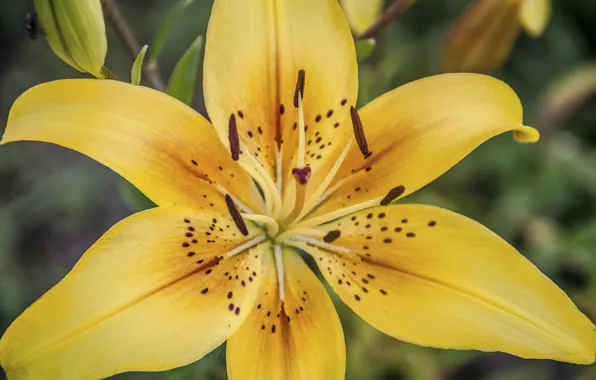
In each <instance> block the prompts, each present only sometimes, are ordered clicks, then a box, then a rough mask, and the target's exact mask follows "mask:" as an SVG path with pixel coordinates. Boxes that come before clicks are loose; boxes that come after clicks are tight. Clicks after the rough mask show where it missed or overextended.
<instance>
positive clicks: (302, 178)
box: [292, 166, 312, 185]
mask: <svg viewBox="0 0 596 380" xmlns="http://www.w3.org/2000/svg"><path fill="white" fill-rule="evenodd" d="M311 173H312V169H311V168H310V166H305V167H303V168H294V169H292V174H293V175H294V178H296V181H298V183H299V184H301V185H306V184H307V182H308V180H309V178H310V175H311Z"/></svg>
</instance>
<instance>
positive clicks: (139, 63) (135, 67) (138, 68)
mask: <svg viewBox="0 0 596 380" xmlns="http://www.w3.org/2000/svg"><path fill="white" fill-rule="evenodd" d="M148 47H149V46H148V45H145V46H143V47H142V48H141V51H140V52H139V54H138V55H137V58H135V61H134V63H133V64H132V70H131V71H130V83H132V84H134V85H137V86H138V85H139V84H140V83H141V72H142V71H143V61H144V60H145V54H146V53H147V48H148Z"/></svg>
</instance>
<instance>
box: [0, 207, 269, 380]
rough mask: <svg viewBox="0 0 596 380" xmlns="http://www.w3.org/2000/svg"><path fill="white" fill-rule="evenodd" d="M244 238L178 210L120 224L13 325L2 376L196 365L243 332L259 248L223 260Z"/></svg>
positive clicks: (93, 374)
mask: <svg viewBox="0 0 596 380" xmlns="http://www.w3.org/2000/svg"><path fill="white" fill-rule="evenodd" d="M214 226H215V227H214ZM219 228H222V230H223V231H220V230H219ZM212 229H213V230H212ZM249 230H250V234H249V236H247V237H244V236H242V235H241V234H240V233H238V232H237V231H236V230H235V226H234V223H233V222H232V220H231V219H230V218H229V217H227V216H226V215H222V214H219V213H216V212H197V211H190V210H187V209H180V208H161V207H158V208H155V209H151V210H148V211H145V212H141V213H139V214H135V215H133V216H131V217H129V218H126V219H124V220H123V221H121V222H120V223H118V224H116V225H115V226H114V227H112V228H111V229H110V230H109V231H108V232H107V233H106V234H105V235H104V236H103V237H102V238H101V239H99V240H98V241H97V243H95V244H94V245H93V246H92V247H91V248H90V249H89V250H88V251H87V252H86V253H85V254H84V255H83V257H82V258H81V260H80V261H79V262H78V263H77V264H76V265H75V267H74V268H73V269H72V271H71V272H70V273H69V274H68V275H67V276H66V277H65V278H64V279H63V280H62V281H61V282H60V283H58V284H57V285H56V286H55V287H54V288H52V289H51V290H49V291H48V292H47V293H46V294H45V295H44V296H43V297H41V298H40V299H39V300H38V301H36V302H35V303H34V304H33V305H32V306H30V307H29V308H28V309H27V310H25V312H24V313H23V314H22V315H21V316H20V317H19V318H17V319H16V320H15V321H14V322H13V324H12V325H11V326H10V327H9V328H8V330H7V331H6V333H5V334H4V336H3V337H2V339H1V340H0V364H1V365H2V367H3V368H4V369H5V371H6V372H7V374H8V376H9V378H13V377H14V378H19V379H42V378H45V379H75V378H76V379H90V378H94V379H98V378H104V377H107V376H111V375H113V374H116V373H120V372H125V371H132V370H137V371H160V370H167V369H170V368H174V367H178V366H182V365H186V364H188V363H191V362H193V361H195V360H198V359H199V358H201V357H202V356H203V355H205V354H207V353H208V352H210V351H211V350H213V349H214V348H216V347H217V346H218V345H220V344H221V343H223V342H224V341H225V340H226V339H227V338H228V336H229V335H231V334H232V333H233V332H234V331H235V330H236V329H237V328H238V327H239V326H240V325H241V324H242V322H243V321H244V319H245V318H246V317H247V316H248V314H249V310H250V309H251V308H252V306H253V304H254V301H255V299H256V296H257V294H258V289H259V279H260V277H261V276H260V274H261V261H262V259H261V256H262V252H263V248H258V247H257V248H254V249H252V250H251V251H250V252H249V253H245V254H238V255H236V256H233V257H230V258H224V259H221V255H223V254H225V253H226V252H227V251H229V250H231V249H234V248H235V247H238V246H239V245H241V244H242V243H243V242H245V241H246V240H247V239H251V238H254V237H255V235H256V233H257V231H259V229H257V228H255V227H252V226H249ZM209 233H211V236H208V234H209ZM189 234H190V235H193V236H189ZM193 239H196V240H193ZM195 241H196V242H195ZM267 249H268V248H267ZM247 267H248V268H249V270H246V271H245V270H244V268H247ZM253 271H254V272H255V273H257V274H258V275H257V276H255V277H254V279H253V281H252V282H249V281H248V276H249V274H248V273H251V272H253ZM236 275H238V276H239V277H238V278H237V279H236V277H235V276H236ZM229 294H233V297H230V296H229ZM232 303H233V305H234V306H233V307H229V305H230V304H232Z"/></svg>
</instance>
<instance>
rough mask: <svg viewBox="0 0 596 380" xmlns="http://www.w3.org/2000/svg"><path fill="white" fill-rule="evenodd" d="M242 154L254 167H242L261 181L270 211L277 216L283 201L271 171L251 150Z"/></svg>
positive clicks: (260, 184)
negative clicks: (270, 173)
mask: <svg viewBox="0 0 596 380" xmlns="http://www.w3.org/2000/svg"><path fill="white" fill-rule="evenodd" d="M242 156H243V157H246V158H245V159H246V160H248V161H250V164H252V167H253V168H254V169H253V170H250V169H249V168H250V166H248V165H243V166H242V167H243V168H244V170H246V171H247V172H248V173H249V174H250V175H251V176H252V177H253V178H254V179H255V180H256V181H257V182H258V183H259V186H261V189H262V190H263V193H264V195H265V198H266V200H265V202H266V204H267V206H268V208H269V209H268V211H269V212H270V213H271V215H272V216H273V217H275V218H277V215H278V213H279V212H280V211H281V207H282V204H281V203H282V202H281V194H280V192H279V191H278V190H277V186H276V184H275V183H273V179H272V178H271V176H270V175H269V173H267V171H266V170H265V168H263V166H262V165H261V164H260V163H259V161H257V159H256V158H255V157H254V156H253V155H252V154H250V152H246V154H243V155H242Z"/></svg>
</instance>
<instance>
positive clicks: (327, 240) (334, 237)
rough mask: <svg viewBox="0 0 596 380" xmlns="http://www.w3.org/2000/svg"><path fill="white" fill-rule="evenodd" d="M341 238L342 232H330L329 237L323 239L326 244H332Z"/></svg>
mask: <svg viewBox="0 0 596 380" xmlns="http://www.w3.org/2000/svg"><path fill="white" fill-rule="evenodd" d="M340 236H341V231H340V230H333V231H329V232H328V233H327V235H325V236H324V237H323V241H324V242H325V243H331V242H333V241H335V240H337V239H338V238H339V237H340Z"/></svg>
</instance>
